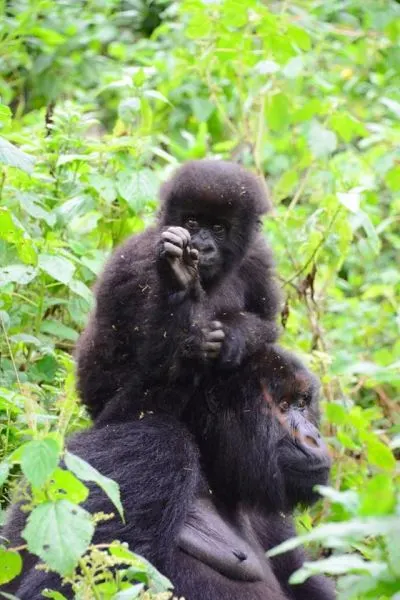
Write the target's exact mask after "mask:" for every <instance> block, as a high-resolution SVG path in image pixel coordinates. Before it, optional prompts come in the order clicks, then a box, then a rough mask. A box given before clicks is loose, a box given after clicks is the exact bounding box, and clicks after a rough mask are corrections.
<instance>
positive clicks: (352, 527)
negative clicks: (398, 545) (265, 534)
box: [267, 517, 400, 557]
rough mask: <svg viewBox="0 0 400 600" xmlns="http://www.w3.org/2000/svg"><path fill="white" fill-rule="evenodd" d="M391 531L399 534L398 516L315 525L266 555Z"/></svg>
mask: <svg viewBox="0 0 400 600" xmlns="http://www.w3.org/2000/svg"><path fill="white" fill-rule="evenodd" d="M391 532H392V533H396V535H400V519H399V518H398V517H375V518H365V519H352V520H351V521H346V522H340V523H327V524H326V525H320V526H319V527H316V528H315V529H313V530H312V531H311V532H310V533H306V534H305V535H299V536H297V537H293V538H291V539H289V540H286V541H284V542H283V543H282V544H279V546H276V547H275V548H273V549H272V550H269V551H268V552H267V556H270V557H271V556H277V555H278V554H283V553H285V552H289V551H290V550H294V549H295V548H298V547H299V546H302V545H303V544H308V543H311V542H320V543H321V542H322V543H323V544H324V545H325V546H327V547H329V548H340V547H343V546H344V547H347V546H348V544H349V543H351V542H354V540H360V539H363V538H366V537H368V536H377V535H387V534H388V533H391Z"/></svg>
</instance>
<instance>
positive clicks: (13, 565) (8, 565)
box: [0, 547, 22, 585]
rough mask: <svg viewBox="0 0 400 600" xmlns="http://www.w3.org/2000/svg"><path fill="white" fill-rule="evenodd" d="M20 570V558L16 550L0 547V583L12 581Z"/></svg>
mask: <svg viewBox="0 0 400 600" xmlns="http://www.w3.org/2000/svg"><path fill="white" fill-rule="evenodd" d="M21 570H22V558H21V557H20V555H19V554H18V552H14V551H13V550H6V549H5V548H2V547H0V585H3V583H8V582H9V581H12V580H13V579H14V577H17V575H19V574H20V573H21Z"/></svg>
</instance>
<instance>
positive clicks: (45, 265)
mask: <svg viewBox="0 0 400 600" xmlns="http://www.w3.org/2000/svg"><path fill="white" fill-rule="evenodd" d="M39 267H40V268H41V269H42V271H45V273H47V274H48V275H50V277H53V279H56V280H57V281H60V282H61V283H64V284H65V285H68V284H69V283H70V281H71V279H72V276H73V274H74V271H75V265H74V264H73V263H72V262H71V261H70V260H68V259H67V258H65V257H64V256H56V255H55V254H40V255H39Z"/></svg>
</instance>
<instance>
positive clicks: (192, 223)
mask: <svg viewBox="0 0 400 600" xmlns="http://www.w3.org/2000/svg"><path fill="white" fill-rule="evenodd" d="M185 227H186V229H189V230H190V231H196V229H198V228H199V223H198V221H196V219H188V220H187V221H186V222H185Z"/></svg>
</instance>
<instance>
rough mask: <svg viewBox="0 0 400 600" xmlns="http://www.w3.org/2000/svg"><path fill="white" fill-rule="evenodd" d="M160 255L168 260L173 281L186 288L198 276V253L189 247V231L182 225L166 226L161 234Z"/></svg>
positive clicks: (183, 288)
mask: <svg viewBox="0 0 400 600" xmlns="http://www.w3.org/2000/svg"><path fill="white" fill-rule="evenodd" d="M161 256H162V257H163V258H165V259H166V261H167V262H168V264H169V266H170V268H171V272H172V275H173V277H174V279H175V283H177V284H178V286H179V287H180V288H181V289H182V290H186V289H188V288H189V286H190V285H191V284H192V283H193V282H194V281H195V279H197V278H198V269H197V264H198V260H199V253H198V251H197V250H195V249H194V248H191V247H190V233H189V232H188V231H187V230H186V229H184V228H183V227H168V229H166V231H163V232H162V234H161Z"/></svg>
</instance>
